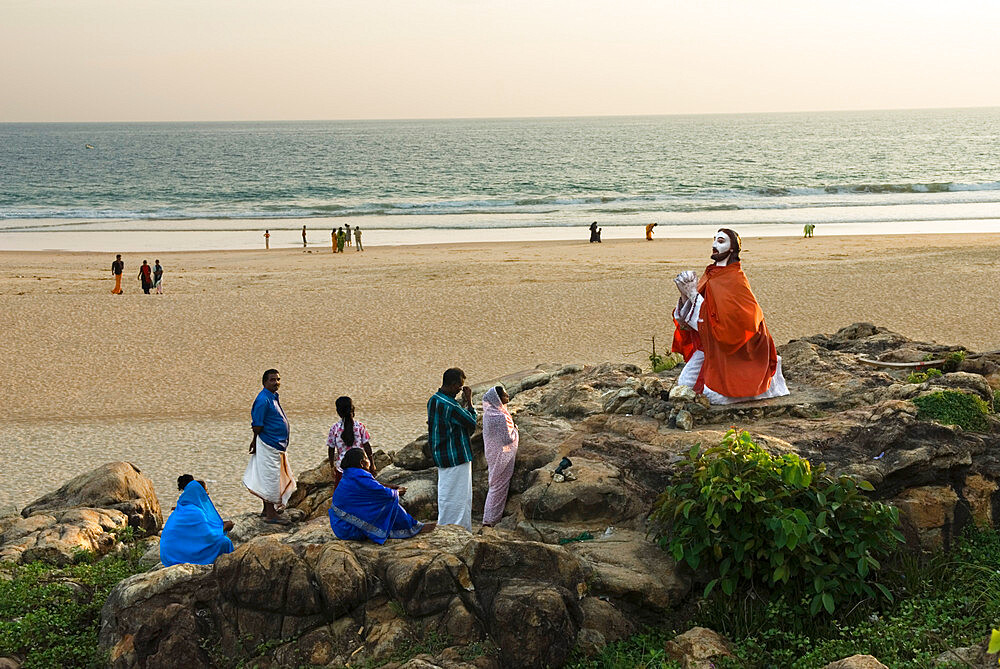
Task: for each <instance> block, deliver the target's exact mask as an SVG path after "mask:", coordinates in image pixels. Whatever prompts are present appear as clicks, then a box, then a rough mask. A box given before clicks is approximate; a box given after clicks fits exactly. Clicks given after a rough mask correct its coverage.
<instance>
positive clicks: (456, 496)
mask: <svg viewBox="0 0 1000 669" xmlns="http://www.w3.org/2000/svg"><path fill="white" fill-rule="evenodd" d="M437 524H438V525H461V526H462V527H464V528H465V529H467V530H469V531H470V532H471V531H472V463H471V462H466V463H464V464H461V465H458V466H456V467H438V519H437Z"/></svg>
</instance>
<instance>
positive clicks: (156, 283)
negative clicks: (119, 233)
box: [111, 253, 163, 295]
mask: <svg viewBox="0 0 1000 669" xmlns="http://www.w3.org/2000/svg"><path fill="white" fill-rule="evenodd" d="M155 262H156V264H155V265H153V266H152V267H150V266H149V261H148V260H143V261H142V265H140V266H139V274H138V275H136V278H137V279H139V285H140V286H141V287H142V292H144V293H146V294H147V295H149V291H150V290H151V289H155V290H156V294H157V295H162V294H163V266H162V265H160V261H159V260H156V261H155ZM124 272H125V262H124V261H123V260H122V254H121V253H119V254H117V255H116V256H115V259H114V261H113V262H112V263H111V275H112V276H114V277H115V287H114V288H112V289H111V294H112V295H121V294H122V293H124V292H125V291H124V290H123V289H122V274H123V273H124Z"/></svg>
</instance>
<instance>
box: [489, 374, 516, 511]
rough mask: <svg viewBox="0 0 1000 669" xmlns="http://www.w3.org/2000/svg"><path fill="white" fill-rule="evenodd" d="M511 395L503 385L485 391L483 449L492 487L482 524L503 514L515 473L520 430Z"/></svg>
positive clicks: (490, 486) (490, 487)
mask: <svg viewBox="0 0 1000 669" xmlns="http://www.w3.org/2000/svg"><path fill="white" fill-rule="evenodd" d="M509 401H510V397H509V396H508V395H507V391H506V390H504V387H503V386H496V387H494V388H490V389H489V390H487V391H486V394H485V395H483V450H484V451H485V453H486V465H487V467H488V468H489V481H490V483H489V491H488V492H487V493H486V506H485V508H484V509H483V525H484V526H485V527H492V526H493V525H496V524H497V523H498V522H499V521H500V518H501V517H502V516H503V509H504V507H505V506H506V505H507V489H508V488H509V487H510V478H511V476H513V475H514V459H515V458H516V457H517V444H518V434H517V427H516V426H515V425H514V419H513V418H512V417H511V415H510V411H508V410H507V402H509Z"/></svg>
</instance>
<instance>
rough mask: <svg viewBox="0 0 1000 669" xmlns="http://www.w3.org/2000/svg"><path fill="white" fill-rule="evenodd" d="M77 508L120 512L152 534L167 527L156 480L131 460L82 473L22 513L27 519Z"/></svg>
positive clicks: (136, 525)
mask: <svg viewBox="0 0 1000 669" xmlns="http://www.w3.org/2000/svg"><path fill="white" fill-rule="evenodd" d="M76 507H90V508H95V509H114V510H116V511H120V512H122V513H123V514H125V516H126V518H127V519H128V524H129V525H131V526H132V527H135V528H137V529H140V530H143V531H144V532H146V533H148V534H155V533H156V532H159V530H160V528H161V527H163V514H162V513H161V511H160V502H159V500H158V499H157V497H156V491H155V490H154V489H153V482H152V481H151V480H150V479H149V477H148V476H146V475H145V474H143V473H142V472H141V471H140V470H139V468H138V467H136V466H135V465H133V464H132V463H131V462H109V463H108V464H106V465H102V466H100V467H98V468H96V469H93V470H91V471H89V472H87V473H86V474H81V475H79V476H77V477H76V478H73V479H71V480H70V481H69V482H67V483H66V484H65V485H63V486H62V487H61V488H59V489H58V490H56V491H55V492H52V493H49V494H47V495H43V496H42V497H40V498H38V499H36V500H35V501H34V502H32V503H31V504H29V505H28V506H26V507H25V508H24V510H23V511H21V515H22V516H23V517H25V518H27V517H29V516H34V515H36V514H40V513H52V512H53V511H57V510H64V509H71V508H76Z"/></svg>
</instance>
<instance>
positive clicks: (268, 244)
mask: <svg viewBox="0 0 1000 669" xmlns="http://www.w3.org/2000/svg"><path fill="white" fill-rule="evenodd" d="M270 248H271V231H270V230H265V231H264V250H265V251H266V250H270Z"/></svg>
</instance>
